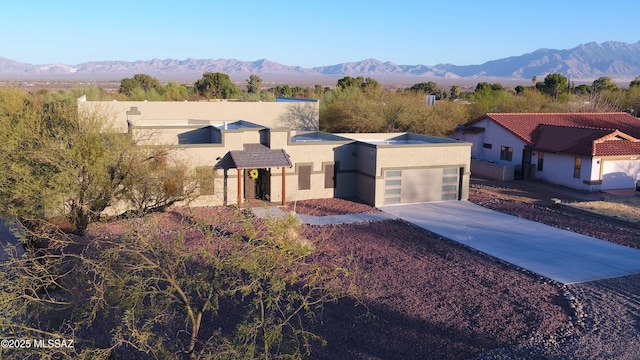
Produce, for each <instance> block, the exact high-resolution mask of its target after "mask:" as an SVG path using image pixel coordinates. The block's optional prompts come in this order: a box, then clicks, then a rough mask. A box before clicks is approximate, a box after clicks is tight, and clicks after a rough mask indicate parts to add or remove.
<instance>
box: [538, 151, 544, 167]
mask: <svg viewBox="0 0 640 360" xmlns="http://www.w3.org/2000/svg"><path fill="white" fill-rule="evenodd" d="M543 163H544V153H543V152H542V151H540V152H538V171H542V166H543Z"/></svg>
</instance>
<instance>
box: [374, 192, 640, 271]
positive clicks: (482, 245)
mask: <svg viewBox="0 0 640 360" xmlns="http://www.w3.org/2000/svg"><path fill="white" fill-rule="evenodd" d="M380 209H381V210H382V211H384V212H386V213H388V214H391V215H393V216H395V217H398V218H400V219H402V220H405V221H407V222H410V223H413V224H415V225H417V226H420V227H422V228H424V229H427V230H429V231H431V232H433V233H436V234H438V235H441V236H443V237H446V238H449V239H451V240H454V241H457V242H459V243H462V244H465V245H467V246H469V247H472V248H474V249H477V250H479V251H482V252H484V253H486V254H489V255H491V256H494V257H496V258H499V259H502V260H504V261H506V262H509V263H512V264H514V265H517V266H519V267H521V268H524V269H527V270H530V271H532V272H534V273H537V274H540V275H543V276H545V277H548V278H550V279H553V280H555V281H558V282H560V283H563V284H571V283H579V282H585V281H592V280H599V279H606V278H613V277H618V276H625V275H631V274H638V273H640V250H637V249H632V248H629V247H626V246H622V245H618V244H614V243H611V242H608V241H603V240H599V239H596V238H593V237H589V236H585V235H581V234H576V233H574V232H571V231H566V230H562V229H558V228H554V227H551V226H547V225H543V224H540V223H537V222H534V221H530V220H525V219H522V218H519V217H515V216H511V215H507V214H503V213H500V212H497V211H493V210H489V209H486V208H484V207H481V206H479V205H475V204H473V203H471V202H468V201H442V202H430V203H416V204H404V205H392V206H383V207H381V208H380Z"/></svg>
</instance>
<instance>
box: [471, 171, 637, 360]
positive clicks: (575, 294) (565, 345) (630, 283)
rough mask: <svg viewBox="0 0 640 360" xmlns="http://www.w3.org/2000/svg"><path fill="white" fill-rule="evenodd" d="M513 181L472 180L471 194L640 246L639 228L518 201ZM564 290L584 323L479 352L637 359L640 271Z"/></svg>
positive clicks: (513, 356)
mask: <svg viewBox="0 0 640 360" xmlns="http://www.w3.org/2000/svg"><path fill="white" fill-rule="evenodd" d="M512 184H513V183H509V184H507V185H506V187H505V185H504V184H500V185H498V186H496V185H493V186H491V185H486V184H485V185H475V186H473V187H472V189H471V190H470V194H469V200H470V201H473V202H475V203H478V204H480V205H483V206H486V207H488V208H490V209H494V210H498V211H502V212H505V213H509V214H512V215H517V216H521V217H523V218H527V219H531V220H535V221H539V222H542V223H545V224H548V225H551V226H556V227H560V228H564V229H567V230H571V231H574V232H578V233H581V234H585V235H589V236H593V237H596V238H600V239H603V240H607V241H611V242H615V243H619V244H623V245H627V246H631V247H635V248H640V230H638V229H633V228H628V227H624V226H620V225H618V224H617V222H615V221H614V222H608V221H598V220H593V219H587V218H584V217H581V216H576V215H572V214H569V213H566V212H563V211H561V210H558V209H552V208H549V207H545V206H540V205H535V204H534V203H535V202H536V201H527V200H524V201H516V200H514V199H513V197H512V194H514V193H518V192H519V190H518V189H513V188H511V187H510V186H511V185H512ZM516 185H518V184H516ZM548 196H549V194H548V193H547V194H545V193H540V194H535V192H528V193H527V197H530V198H534V199H536V198H537V199H543V198H545V197H548ZM566 291H567V292H568V293H569V294H571V295H570V296H571V303H572V306H573V307H574V308H575V309H576V310H577V311H576V314H577V315H578V317H579V319H578V321H577V322H578V323H582V324H583V325H582V326H580V327H578V328H577V330H578V331H575V332H573V333H571V334H566V336H561V337H557V338H550V339H546V340H544V341H539V339H532V340H530V341H526V342H523V343H522V344H518V345H516V346H512V347H506V348H501V349H495V350H493V351H491V352H488V353H486V354H483V355H482V356H479V357H478V358H479V359H519V358H529V359H640V321H639V319H640V295H639V294H640V275H631V276H626V277H620V278H614V279H607V280H599V281H593V282H588V283H581V284H573V285H568V286H566Z"/></svg>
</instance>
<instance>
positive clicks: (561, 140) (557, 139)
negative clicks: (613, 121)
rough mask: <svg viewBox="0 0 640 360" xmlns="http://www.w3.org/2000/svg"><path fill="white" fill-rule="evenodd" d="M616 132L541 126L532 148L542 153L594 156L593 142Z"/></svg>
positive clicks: (536, 133) (536, 132) (536, 130)
mask: <svg viewBox="0 0 640 360" xmlns="http://www.w3.org/2000/svg"><path fill="white" fill-rule="evenodd" d="M612 133H615V130H609V129H593V128H577V127H570V126H555V125H545V124H542V125H539V126H538V127H537V128H536V129H535V130H534V131H533V134H532V144H531V145H532V147H533V148H535V149H537V150H542V151H553V152H566V153H572V154H585V155H592V153H593V142H594V141H596V140H598V139H600V138H602V137H604V136H606V135H610V134H612Z"/></svg>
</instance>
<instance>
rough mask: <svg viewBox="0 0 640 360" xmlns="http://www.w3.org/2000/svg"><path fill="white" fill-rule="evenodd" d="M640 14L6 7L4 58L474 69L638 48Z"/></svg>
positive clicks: (464, 4) (578, 2)
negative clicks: (597, 47)
mask: <svg viewBox="0 0 640 360" xmlns="http://www.w3.org/2000/svg"><path fill="white" fill-rule="evenodd" d="M638 13H640V1H638V0H617V1H608V2H607V1H595V0H554V1H551V0H508V1H507V0H495V1H493V0H485V1H478V0H468V1H467V0H458V1H449V0H439V1H432V0H413V1H408V0H387V1H378V0H368V1H366V0H365V1H361V0H323V1H307V0H298V1H289V0H282V1H278V0H274V1H260V0H245V1H230V0H227V1H217V0H210V1H204V0H183V1H175V0H173V1H165V0H152V1H147V0H127V1H121V0H111V1H87V0H82V1H76V0H57V1H50V0H41V1H40V0H20V1H10V0H0V33H2V34H4V35H3V36H2V37H0V57H4V58H8V59H11V60H15V61H18V62H23V63H28V64H38V65H40V64H52V63H60V64H66V65H77V64H80V63H83V62H89V61H105V60H113V61H137V60H151V59H155V58H158V59H169V58H171V59H178V60H184V59H187V58H195V59H238V60H242V61H254V60H259V59H269V60H271V61H274V62H278V63H281V64H283V65H291V66H302V67H307V68H311V67H318V66H328V65H335V64H340V63H346V62H356V61H360V60H364V59H371V58H373V59H377V60H381V61H383V62H386V61H391V62H393V63H395V64H398V65H418V64H422V65H437V64H444V63H451V64H455V65H476V64H482V63H484V62H486V61H490V60H496V59H502V58H506V57H509V56H518V55H522V54H525V53H530V52H533V51H535V50H537V49H540V48H548V49H571V48H574V47H576V46H578V45H580V44H585V43H588V42H597V43H602V42H605V41H609V40H612V41H622V42H627V43H636V42H638V41H640V30H638V28H637V14H638Z"/></svg>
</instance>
